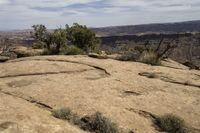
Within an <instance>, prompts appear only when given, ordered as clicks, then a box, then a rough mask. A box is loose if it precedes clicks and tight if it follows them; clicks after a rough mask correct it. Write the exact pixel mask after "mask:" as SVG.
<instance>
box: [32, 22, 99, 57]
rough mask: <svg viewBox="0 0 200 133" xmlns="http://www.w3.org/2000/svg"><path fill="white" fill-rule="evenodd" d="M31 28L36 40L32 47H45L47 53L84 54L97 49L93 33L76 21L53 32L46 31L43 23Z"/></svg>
mask: <svg viewBox="0 0 200 133" xmlns="http://www.w3.org/2000/svg"><path fill="white" fill-rule="evenodd" d="M33 29H34V32H33V33H32V35H33V37H34V38H35V40H36V41H37V42H36V43H35V44H34V45H33V48H46V49H47V50H48V54H66V55H70V54H84V53H89V52H93V51H97V50H98V48H97V43H98V41H97V38H96V35H95V33H94V32H93V31H91V30H90V29H88V28H87V27H86V26H82V25H79V24H78V23H74V24H73V26H71V27H70V26H68V25H66V27H65V28H64V29H62V28H58V29H56V30H54V31H53V32H47V29H46V27H45V26H44V25H33Z"/></svg>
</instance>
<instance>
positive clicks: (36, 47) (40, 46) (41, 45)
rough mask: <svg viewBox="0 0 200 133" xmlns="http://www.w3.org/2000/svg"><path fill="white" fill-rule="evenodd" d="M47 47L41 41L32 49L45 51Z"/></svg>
mask: <svg viewBox="0 0 200 133" xmlns="http://www.w3.org/2000/svg"><path fill="white" fill-rule="evenodd" d="M44 46H45V44H44V43H43V42H41V41H38V42H36V43H34V44H33V46H32V48H33V49H43V48H44Z"/></svg>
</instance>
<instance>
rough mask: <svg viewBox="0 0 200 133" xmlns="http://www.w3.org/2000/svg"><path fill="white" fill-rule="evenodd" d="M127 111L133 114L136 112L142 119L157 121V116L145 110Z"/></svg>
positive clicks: (129, 109)
mask: <svg viewBox="0 0 200 133" xmlns="http://www.w3.org/2000/svg"><path fill="white" fill-rule="evenodd" d="M126 110H128V111H131V112H134V113H136V114H138V115H140V116H142V117H145V118H147V119H151V120H155V119H156V115H154V114H152V113H150V112H147V111H144V110H139V109H134V108H126Z"/></svg>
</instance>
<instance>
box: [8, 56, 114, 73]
mask: <svg viewBox="0 0 200 133" xmlns="http://www.w3.org/2000/svg"><path fill="white" fill-rule="evenodd" d="M31 60H35V61H52V62H68V63H74V64H82V65H86V66H89V67H93V68H95V69H98V70H101V71H104V72H105V74H107V75H108V76H110V75H111V74H110V73H109V72H108V71H107V70H106V69H104V68H102V67H99V66H96V65H90V64H87V63H83V62H78V61H70V60H59V59H22V60H13V61H10V62H7V63H13V62H20V61H31Z"/></svg>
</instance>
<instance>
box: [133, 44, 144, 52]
mask: <svg viewBox="0 0 200 133" xmlns="http://www.w3.org/2000/svg"><path fill="white" fill-rule="evenodd" d="M134 50H136V51H138V52H140V53H143V52H144V51H145V48H144V46H141V45H136V46H135V47H134Z"/></svg>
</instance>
